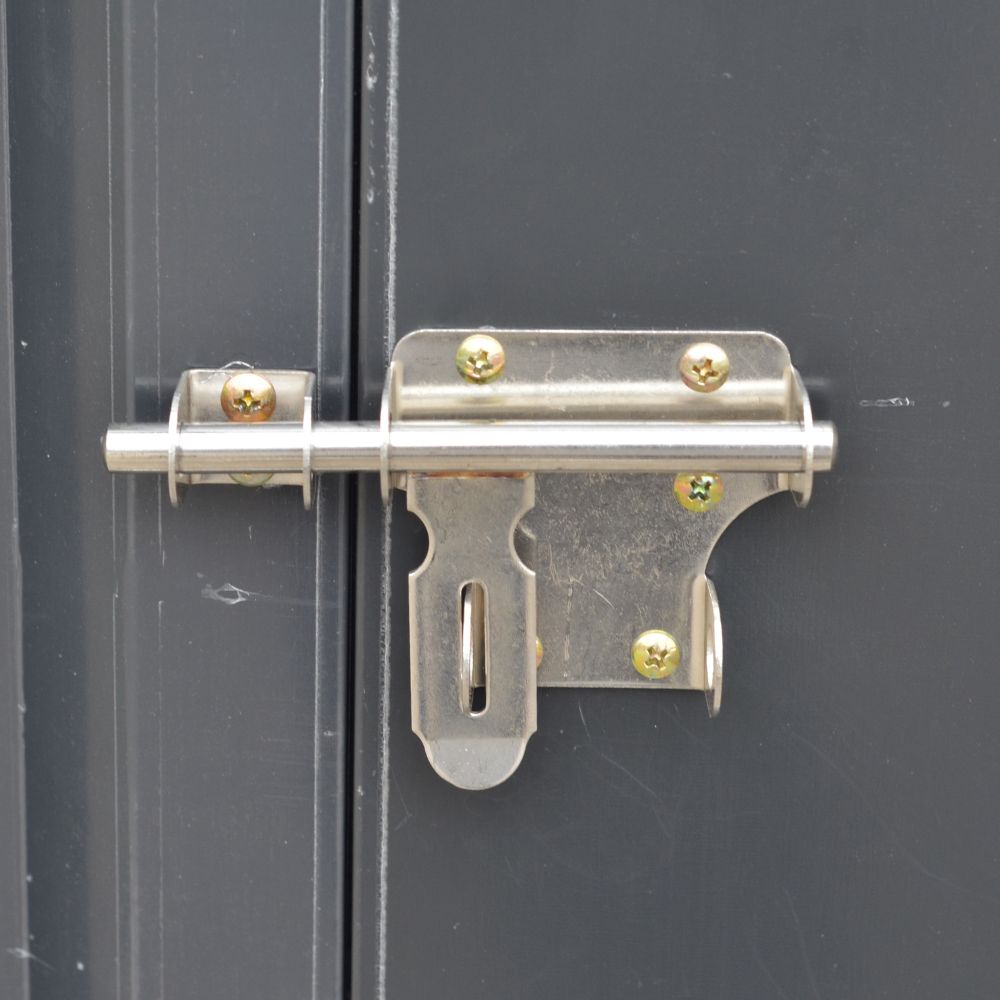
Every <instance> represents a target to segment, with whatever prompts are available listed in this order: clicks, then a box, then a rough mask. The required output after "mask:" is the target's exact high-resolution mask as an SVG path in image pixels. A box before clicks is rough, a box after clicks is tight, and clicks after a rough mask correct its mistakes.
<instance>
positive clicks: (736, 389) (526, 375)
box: [104, 329, 836, 789]
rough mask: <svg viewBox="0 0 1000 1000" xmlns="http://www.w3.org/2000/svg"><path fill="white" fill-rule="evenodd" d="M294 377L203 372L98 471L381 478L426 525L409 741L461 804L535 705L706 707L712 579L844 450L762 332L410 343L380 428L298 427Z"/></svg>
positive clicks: (589, 333) (305, 377)
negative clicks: (727, 542) (735, 544)
mask: <svg viewBox="0 0 1000 1000" xmlns="http://www.w3.org/2000/svg"><path fill="white" fill-rule="evenodd" d="M314 382H315V377H314V376H313V375H312V373H310V372H302V371H272V370H261V369H255V370H251V371H248V370H240V369H236V370H232V369H197V370H192V371H187V372H185V373H184V374H183V375H182V376H181V379H180V382H179V383H178V386H177V391H176V393H175V394H174V398H173V403H172V405H171V409H170V416H169V420H168V423H167V424H166V425H160V424H140V425H117V426H112V427H109V429H108V433H107V435H106V437H105V442H104V450H105V461H106V463H107V466H108V468H109V469H110V470H111V471H113V472H158V473H165V474H166V476H167V480H168V490H169V493H170V499H171V501H172V502H173V504H174V505H175V506H177V505H178V504H179V503H180V500H181V496H182V493H183V490H184V488H185V487H186V486H188V485H194V484H201V483H230V484H232V483H237V484H241V485H245V486H265V487H269V486H278V485H298V486H300V487H301V489H302V491H303V496H304V501H305V505H306V507H309V506H310V502H311V496H312V478H313V476H314V475H315V474H317V473H323V472H375V473H378V474H379V476H380V478H381V482H382V494H383V498H384V499H385V501H386V502H388V500H389V499H390V496H391V492H392V488H393V487H396V488H399V489H402V490H405V492H406V496H407V505H408V507H409V509H410V510H411V511H413V512H414V513H416V514H417V515H418V516H419V517H420V518H421V520H422V521H423V522H424V524H425V526H426V528H427V533H428V539H429V544H428V552H427V556H426V558H425V560H424V562H423V564H422V565H421V566H420V567H418V568H417V569H416V570H414V571H413V572H412V573H411V574H410V587H409V590H410V599H409V605H410V607H409V611H410V668H411V705H412V721H413V729H414V731H415V732H416V733H417V735H418V736H419V737H420V738H421V740H422V741H423V743H424V747H425V749H426V752H427V756H428V758H429V760H430V762H431V764H432V765H433V767H434V768H435V770H436V771H437V772H438V773H439V774H440V775H441V776H442V777H444V778H445V779H447V780H448V781H450V782H452V783H453V784H455V785H458V786H459V787H462V788H471V789H480V788H489V787H492V786H494V785H497V784H499V783H500V782H502V781H503V780H505V779H506V778H507V777H509V776H510V774H512V773H513V771H514V770H515V769H516V768H517V766H518V764H519V763H520V761H521V759H522V757H523V755H524V751H525V747H526V744H527V742H528V739H529V738H530V736H531V734H532V733H533V732H534V731H535V728H536V691H537V687H538V686H539V685H541V686H550V687H631V688H667V689H688V690H698V691H703V692H704V693H705V697H706V700H707V702H708V708H709V712H710V714H711V715H713V716H714V715H715V714H717V712H718V711H719V706H720V702H721V697H722V627H721V622H720V617H719V605H718V600H717V598H716V593H715V588H714V587H713V585H712V583H711V581H710V580H709V579H708V577H707V576H706V575H705V568H706V565H707V563H708V559H709V556H710V555H711V552H712V549H713V548H714V546H715V543H716V542H717V541H718V539H719V537H720V536H721V534H722V533H723V531H724V530H725V529H726V528H727V527H728V525H729V524H730V523H731V522H732V521H733V520H734V519H735V518H736V517H737V516H738V515H739V514H740V513H742V512H743V511H744V510H746V509H747V508H748V507H749V506H751V505H752V504H754V503H756V502H757V501H759V500H762V499H763V498H765V497H767V496H770V495H771V494H773V493H777V492H780V491H783V490H788V491H790V492H791V493H792V494H793V496H794V498H795V500H796V502H797V503H798V504H799V505H804V504H806V503H807V502H808V500H809V496H810V494H811V491H812V479H813V473H814V472H821V471H826V470H828V469H830V468H831V467H832V464H833V460H834V455H835V451H836V433H835V431H834V428H833V425H832V424H830V423H823V422H814V421H813V419H812V413H811V408H810V404H809V397H808V395H807V393H806V391H805V388H804V387H803V384H802V380H801V378H800V377H799V375H798V373H797V372H796V370H795V369H794V368H793V367H792V364H791V361H790V358H789V355H788V351H787V349H786V348H785V345H784V344H783V343H782V342H781V341H780V340H778V339H777V338H776V337H774V336H772V335H770V334H767V333H759V332H733V331H711V332H707V331H678V330H641V331H601V330H493V329H489V330H418V331H416V332H414V333H411V334H410V335H409V336H407V337H404V338H403V339H402V340H401V341H400V342H399V343H398V344H397V345H396V349H395V351H394V353H393V358H392V362H391V364H390V367H389V372H388V374H387V378H386V382H385V391H384V394H383V400H382V407H381V414H380V419H379V421H378V422H374V421H373V422H367V423H366V422H357V423H323V422H316V423H313V403H312V396H313V386H314Z"/></svg>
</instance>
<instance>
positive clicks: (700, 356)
mask: <svg viewBox="0 0 1000 1000" xmlns="http://www.w3.org/2000/svg"><path fill="white" fill-rule="evenodd" d="M677 369H678V371H679V372H680V373H681V378H682V379H684V384H685V385H686V386H687V387H688V388H689V389H694V391H695V392H715V390H716V389H718V388H720V387H721V386H722V384H723V382H725V381H726V379H727V378H729V356H728V355H727V354H726V352H725V351H724V350H723V349H722V348H721V347H719V346H718V345H717V344H707V343H701V344H692V345H691V346H690V347H689V348H688V349H687V350H686V351H685V352H684V354H683V355H682V356H681V360H680V361H679V362H678V365H677Z"/></svg>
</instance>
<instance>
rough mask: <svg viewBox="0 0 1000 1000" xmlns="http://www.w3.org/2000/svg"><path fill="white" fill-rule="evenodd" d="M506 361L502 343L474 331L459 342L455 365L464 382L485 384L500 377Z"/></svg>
mask: <svg viewBox="0 0 1000 1000" xmlns="http://www.w3.org/2000/svg"><path fill="white" fill-rule="evenodd" d="M506 361H507V356H506V354H505V353H504V349H503V345H502V344H501V343H500V341H499V340H497V339H496V337H491V336H489V335H488V334H485V333H474V334H472V336H470V337H466V338H465V340H463V341H462V343H461V344H459V347H458V353H457V354H456V355H455V367H456V368H457V369H458V373H459V374H460V375H461V376H462V378H464V379H465V381H466V382H474V383H476V384H478V385H485V384H486V383H487V382H492V381H493V380H494V379H495V378H499V377H500V373H501V372H502V371H503V366H504V364H505V363H506Z"/></svg>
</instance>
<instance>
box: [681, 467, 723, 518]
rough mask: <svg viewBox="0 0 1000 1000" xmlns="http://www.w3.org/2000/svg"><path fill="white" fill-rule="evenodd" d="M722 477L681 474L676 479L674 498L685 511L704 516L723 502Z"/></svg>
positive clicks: (692, 473) (697, 473)
mask: <svg viewBox="0 0 1000 1000" xmlns="http://www.w3.org/2000/svg"><path fill="white" fill-rule="evenodd" d="M724 493H725V487H724V486H723V485H722V476H719V475H716V474H715V473H709V472H681V473H678V475H677V476H676V477H675V479H674V496H675V497H677V501H678V503H679V504H680V505H681V506H682V507H683V508H684V509H685V510H693V511H695V512H696V513H698V514H703V513H704V512H705V511H706V510H711V509H712V508H713V507H717V506H718V505H719V503H721V501H722V496H723V494H724Z"/></svg>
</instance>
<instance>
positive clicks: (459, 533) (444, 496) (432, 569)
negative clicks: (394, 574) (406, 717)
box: [406, 475, 538, 788]
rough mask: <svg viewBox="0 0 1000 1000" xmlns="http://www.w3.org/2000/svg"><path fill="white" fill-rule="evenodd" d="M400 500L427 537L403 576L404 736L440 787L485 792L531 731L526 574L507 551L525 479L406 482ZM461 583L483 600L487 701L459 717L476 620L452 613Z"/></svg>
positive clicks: (532, 642)
mask: <svg viewBox="0 0 1000 1000" xmlns="http://www.w3.org/2000/svg"><path fill="white" fill-rule="evenodd" d="M406 498H407V505H408V507H409V509H410V510H411V511H413V512H414V513H415V514H417V515H418V516H419V517H420V519H421V520H422V521H423V522H424V525H425V526H426V528H427V534H428V552H427V558H426V559H425V560H424V563H423V565H422V566H420V568H419V569H417V570H415V571H414V572H413V573H411V574H410V671H411V677H410V698H411V712H412V721H413V730H414V732H415V733H416V734H417V735H418V736H419V737H420V739H421V740H422V741H423V744H424V748H425V749H426V751H427V757H428V759H429V760H430V762H431V764H432V765H433V767H434V769H435V770H436V771H437V772H438V774H440V775H441V776H442V777H443V778H445V779H447V780H448V781H450V782H451V783H452V784H453V785H458V786H459V788H491V787H492V786H493V785H497V784H499V783H500V782H501V781H503V780H504V779H506V778H507V777H509V776H510V774H511V773H512V772H513V771H514V769H515V768H516V767H517V765H518V764H519V763H520V762H521V758H522V757H523V756H524V749H525V746H526V744H527V742H528V738H529V737H530V736H531V734H532V733H533V732H534V731H535V701H536V698H535V687H536V675H537V673H538V668H537V666H536V664H535V656H536V638H535V636H536V631H535V574H534V573H533V572H531V570H530V569H528V568H527V567H526V566H525V565H524V563H522V562H521V560H520V558H519V557H518V555H517V553H516V552H515V551H514V529H515V527H516V526H517V523H518V521H520V520H521V518H522V517H523V516H524V513H525V511H527V510H528V509H529V508H530V507H531V505H532V502H533V498H534V477H532V476H530V475H523V476H475V477H470V478H454V477H439V476H424V475H410V476H408V477H407V487H406ZM470 583H474V584H478V585H479V587H480V588H481V590H482V593H483V595H484V596H485V608H484V609H483V612H482V619H481V620H482V623H483V625H482V628H483V636H482V642H483V652H482V663H483V678H484V683H485V684H486V686H487V693H488V695H487V706H486V709H485V710H484V711H480V712H472V711H470V710H469V704H468V697H467V693H468V691H469V689H470V687H471V686H472V684H473V683H474V681H475V675H474V672H473V671H474V666H473V663H474V659H475V653H474V644H475V641H476V640H475V636H474V634H473V633H474V628H475V626H474V621H475V617H476V614H477V612H476V610H475V609H474V607H473V605H472V602H471V601H470V602H469V604H468V610H467V613H466V611H465V610H464V609H463V607H462V606H463V604H464V603H465V602H463V600H462V596H463V592H466V593H467V585H468V584H470ZM466 620H467V621H468V626H467V627H465V626H464V624H463V623H464V621H466ZM464 641H467V642H468V643H469V648H468V649H464V648H463V642H464Z"/></svg>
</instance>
